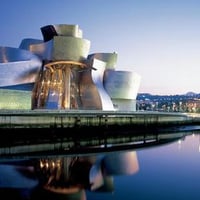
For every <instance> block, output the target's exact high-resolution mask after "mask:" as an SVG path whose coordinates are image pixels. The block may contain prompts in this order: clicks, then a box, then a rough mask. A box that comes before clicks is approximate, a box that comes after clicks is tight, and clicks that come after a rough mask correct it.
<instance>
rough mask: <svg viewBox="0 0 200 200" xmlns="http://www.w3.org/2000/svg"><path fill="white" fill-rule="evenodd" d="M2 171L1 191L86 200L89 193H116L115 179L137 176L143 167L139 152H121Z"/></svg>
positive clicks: (20, 164) (5, 167)
mask: <svg viewBox="0 0 200 200" xmlns="http://www.w3.org/2000/svg"><path fill="white" fill-rule="evenodd" d="M0 169H1V171H0V189H1V188H12V189H16V190H20V191H22V190H28V191H29V195H30V196H31V197H32V198H31V199H41V198H47V197H48V199H57V198H60V197H63V198H65V199H77V200H78V199H79V200H83V199H86V193H85V191H86V190H88V191H91V192H113V191H114V181H113V178H114V176H116V175H131V174H135V173H137V172H138V170H139V165H138V160H137V154H136V152H121V153H119V154H118V153H116V154H113V153H111V154H105V155H104V156H103V155H101V156H99V157H98V156H95V155H93V156H81V157H49V158H41V159H33V160H29V161H16V162H14V163H12V162H10V163H6V164H5V163H4V164H1V165H0ZM13 177H15V178H13ZM21 194H24V193H23V192H22V193H21Z"/></svg>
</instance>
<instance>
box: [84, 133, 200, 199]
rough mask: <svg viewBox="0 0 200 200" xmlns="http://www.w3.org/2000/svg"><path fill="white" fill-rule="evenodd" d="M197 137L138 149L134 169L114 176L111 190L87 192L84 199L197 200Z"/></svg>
mask: <svg viewBox="0 0 200 200" xmlns="http://www.w3.org/2000/svg"><path fill="white" fill-rule="evenodd" d="M199 137H200V136H199V135H189V136H186V137H185V139H184V140H181V142H174V143H171V144H165V145H162V146H159V147H155V148H153V147H152V148H147V149H140V150H138V151H137V157H138V164H139V171H138V173H136V174H133V175H122V176H115V177H114V192H113V193H112V194H111V193H107V194H105V193H104V194H101V193H87V199H88V200H90V199H95V200H98V199H104V200H106V199H109V200H111V199H115V200H118V199H119V200H122V199H124V198H125V199H126V200H129V199H130V200H133V199H137V200H149V199H153V200H157V199H159V200H161V199H162V200H175V199H177V200H189V199H193V200H197V199H198V200H199V198H200V183H199V180H200V152H199Z"/></svg>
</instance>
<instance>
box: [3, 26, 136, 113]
mask: <svg viewBox="0 0 200 200" xmlns="http://www.w3.org/2000/svg"><path fill="white" fill-rule="evenodd" d="M41 33H42V36H43V40H38V39H31V38H26V39H23V40H22V42H21V44H20V45H19V48H11V47H0V68H1V70H0V94H1V95H0V96H1V97H0V109H80V110H81V109H83V110H91V109H92V110H95V109H97V110H123V111H135V110H136V97H137V93H138V89H139V85H140V76H139V75H138V74H137V73H135V72H132V71H123V70H116V63H117V53H115V52H113V53H93V54H89V51H90V45H91V43H90V41H89V40H87V39H84V38H83V32H82V30H81V29H80V28H79V26H78V25H66V24H58V25H47V26H44V27H41ZM20 97H21V98H20Z"/></svg>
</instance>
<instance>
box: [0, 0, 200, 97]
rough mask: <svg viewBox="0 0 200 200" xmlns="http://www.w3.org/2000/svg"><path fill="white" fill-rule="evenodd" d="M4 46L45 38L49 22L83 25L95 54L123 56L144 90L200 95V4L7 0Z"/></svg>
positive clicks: (121, 62)
mask: <svg viewBox="0 0 200 200" xmlns="http://www.w3.org/2000/svg"><path fill="white" fill-rule="evenodd" d="M0 8H1V12H0V19H1V20H0V27H1V33H0V46H8V47H19V45H20V43H21V41H22V39H24V38H35V39H42V34H41V31H40V28H41V27H42V26H46V25H49V24H78V25H79V27H80V29H82V31H83V38H85V39H88V40H90V41H91V48H90V53H99V52H106V53H110V52H114V51H115V52H117V53H118V62H117V69H120V70H121V69H122V70H131V71H134V72H136V73H138V74H139V75H140V76H141V85H140V88H139V92H140V93H141V92H145V93H146V92H147V93H152V94H167V95H171V94H184V93H186V92H189V91H193V92H198V93H200V1H199V0H27V1H25V0H1V7H0Z"/></svg>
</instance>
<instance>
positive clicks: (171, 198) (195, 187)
mask: <svg viewBox="0 0 200 200" xmlns="http://www.w3.org/2000/svg"><path fill="white" fill-rule="evenodd" d="M127 137H128V136H127ZM121 138H122V141H124V143H123V142H122V141H121V140H119V138H117V143H116V140H114V138H112V140H111V138H110V140H109V141H111V142H110V143H108V141H106V146H102V144H101V145H100V146H98V145H95V146H92V147H91V149H90V150H88V149H89V147H88V146H87V147H88V148H87V149H86V148H82V149H81V151H76V152H73V153H72V152H70V153H68V151H67V150H66V153H63V152H62V154H40V155H34V156H33V155H31V156H30V155H29V154H27V155H26V154H23V155H21V156H19V155H18V156H14V157H12V156H8V157H5V156H4V157H2V159H1V163H0V188H1V189H0V193H1V199H3V196H4V198H5V199H9V198H13V199H15V200H16V199H44V198H46V199H48V200H51V199H54V200H56V199H73V200H75V199H77V200H86V199H87V200H94V199H95V200H100V199H101V200H102V199H104V200H122V199H126V200H133V199H137V200H151V199H152V200H157V199H159V200H160V199H162V200H176V199H177V200H180V199H181V200H189V199H192V200H197V199H198V200H199V197H200V183H199V180H200V131H198V130H195V131H185V132H184V131H179V132H175V131H173V132H165V133H156V134H153V133H151V134H145V137H144V135H142V134H138V135H135V137H133V138H132V139H131V140H130V136H129V140H128V139H127V138H126V137H125V138H126V139H125V138H124V137H123V136H122V137H121ZM95 141H96V140H95ZM119 141H120V142H119ZM92 144H93V143H92ZM95 144H96V142H95ZM116 144H118V145H116ZM116 147H117V148H116ZM84 149H85V150H86V151H84Z"/></svg>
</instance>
